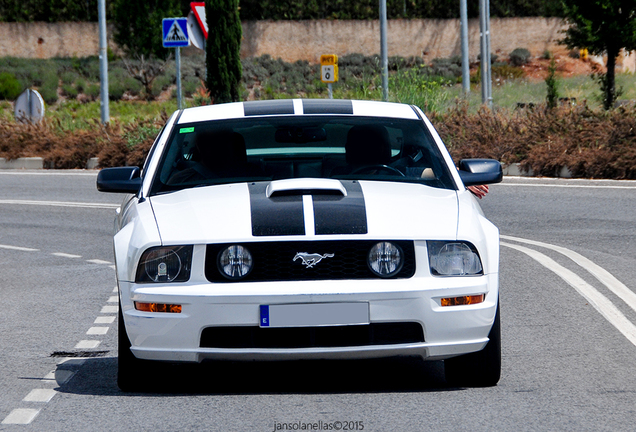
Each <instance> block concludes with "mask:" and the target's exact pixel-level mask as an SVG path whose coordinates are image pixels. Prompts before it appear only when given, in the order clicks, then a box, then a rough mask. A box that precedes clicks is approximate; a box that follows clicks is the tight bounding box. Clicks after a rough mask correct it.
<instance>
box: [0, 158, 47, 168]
mask: <svg viewBox="0 0 636 432" xmlns="http://www.w3.org/2000/svg"><path fill="white" fill-rule="evenodd" d="M43 168H44V159H42V158H41V157H23V158H17V159H12V160H9V161H8V160H6V159H5V158H0V169H43Z"/></svg>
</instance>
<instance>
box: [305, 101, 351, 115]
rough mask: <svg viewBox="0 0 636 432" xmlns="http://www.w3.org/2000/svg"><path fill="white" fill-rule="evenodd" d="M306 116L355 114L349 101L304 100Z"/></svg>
mask: <svg viewBox="0 0 636 432" xmlns="http://www.w3.org/2000/svg"><path fill="white" fill-rule="evenodd" d="M303 113H304V114H353V104H352V103H351V101H349V100H333V99H303Z"/></svg>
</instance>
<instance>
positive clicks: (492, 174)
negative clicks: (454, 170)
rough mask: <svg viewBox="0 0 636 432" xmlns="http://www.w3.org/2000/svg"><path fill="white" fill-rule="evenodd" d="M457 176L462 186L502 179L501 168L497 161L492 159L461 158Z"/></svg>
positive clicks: (489, 182) (490, 182)
mask: <svg viewBox="0 0 636 432" xmlns="http://www.w3.org/2000/svg"><path fill="white" fill-rule="evenodd" d="M459 176H460V177H461V179H462V182H464V186H475V185H483V184H492V183H499V182H501V180H503V170H502V168H501V164H500V163H499V161H496V160H494V159H462V160H461V161H460V162H459Z"/></svg>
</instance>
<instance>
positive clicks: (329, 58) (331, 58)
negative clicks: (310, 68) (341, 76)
mask: <svg viewBox="0 0 636 432" xmlns="http://www.w3.org/2000/svg"><path fill="white" fill-rule="evenodd" d="M337 64H338V56H337V55H336V54H323V55H321V56H320V65H321V66H327V65H337Z"/></svg>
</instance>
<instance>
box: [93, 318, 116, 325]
mask: <svg viewBox="0 0 636 432" xmlns="http://www.w3.org/2000/svg"><path fill="white" fill-rule="evenodd" d="M114 322H115V317H114V316H98V317H97V318H95V322H93V324H112V323H114Z"/></svg>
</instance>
